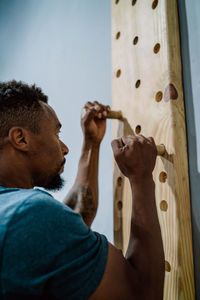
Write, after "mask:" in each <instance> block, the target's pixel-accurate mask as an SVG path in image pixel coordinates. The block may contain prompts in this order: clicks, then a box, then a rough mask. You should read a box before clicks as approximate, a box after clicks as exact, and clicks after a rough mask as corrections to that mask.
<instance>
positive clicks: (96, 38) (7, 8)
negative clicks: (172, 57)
mask: <svg viewBox="0 0 200 300" xmlns="http://www.w3.org/2000/svg"><path fill="white" fill-rule="evenodd" d="M110 21H111V17H110V1H108V0H1V1H0V80H1V81H5V80H11V79H16V80H23V81H25V82H27V83H30V84H32V83H36V84H37V85H38V86H40V87H42V89H43V91H44V92H45V93H46V94H47V95H48V96H49V104H50V105H51V106H52V107H53V108H54V109H55V110H56V112H57V114H58V117H59V118H60V121H61V123H62V124H63V127H62V134H61V138H62V139H63V141H64V142H65V143H66V145H67V146H68V147H69V150H70V152H69V155H68V156H67V158H66V159H67V160H66V166H65V172H64V178H65V180H66V185H65V188H64V189H63V191H61V192H59V193H56V194H54V196H55V198H57V199H58V200H62V199H63V198H64V196H65V195H66V193H67V192H68V191H69V189H70V187H71V185H72V184H73V181H74V179H75V175H76V171H77V165H78V160H79V156H80V151H81V144H82V133H81V129H80V112H81V108H82V106H83V105H84V103H85V102H86V101H88V100H89V101H94V100H98V101H101V102H103V103H105V104H106V103H108V104H111V75H110V72H111V49H110V48H111V46H110V44H111V39H110ZM110 142H111V121H108V129H107V133H106V136H105V138H104V141H103V143H102V147H101V153H100V172H99V186H100V193H99V196H100V204H99V210H98V214H97V217H96V219H95V221H94V224H93V229H94V230H96V231H99V232H101V233H104V234H105V235H106V236H107V237H108V239H109V240H110V241H112V240H113V216H112V214H113V208H112V206H113V205H112V203H113V200H112V153H111V147H110Z"/></svg>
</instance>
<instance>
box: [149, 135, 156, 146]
mask: <svg viewBox="0 0 200 300" xmlns="http://www.w3.org/2000/svg"><path fill="white" fill-rule="evenodd" d="M147 139H148V140H149V141H150V142H151V144H153V145H154V146H155V147H156V144H155V141H154V138H152V137H148V138H147Z"/></svg>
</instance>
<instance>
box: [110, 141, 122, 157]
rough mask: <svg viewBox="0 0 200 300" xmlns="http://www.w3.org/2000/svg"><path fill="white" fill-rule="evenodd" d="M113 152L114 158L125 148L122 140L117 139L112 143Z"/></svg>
mask: <svg viewBox="0 0 200 300" xmlns="http://www.w3.org/2000/svg"><path fill="white" fill-rule="evenodd" d="M111 146H112V150H113V154H114V156H115V155H117V154H118V153H119V152H120V149H121V148H122V147H123V145H122V141H121V139H115V140H113V141H112V142H111Z"/></svg>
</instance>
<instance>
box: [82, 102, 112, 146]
mask: <svg viewBox="0 0 200 300" xmlns="http://www.w3.org/2000/svg"><path fill="white" fill-rule="evenodd" d="M84 108H86V109H87V112H86V113H85V115H84V116H83V117H82V119H81V127H82V130H83V135H84V138H85V141H86V142H89V143H92V144H94V145H99V144H100V143H101V141H102V139H103V137H104V134H105V131H106V119H105V118H106V116H107V113H108V112H109V111H110V106H108V105H103V104H100V103H99V102H97V101H94V102H92V103H91V102H87V103H86V104H85V106H84Z"/></svg>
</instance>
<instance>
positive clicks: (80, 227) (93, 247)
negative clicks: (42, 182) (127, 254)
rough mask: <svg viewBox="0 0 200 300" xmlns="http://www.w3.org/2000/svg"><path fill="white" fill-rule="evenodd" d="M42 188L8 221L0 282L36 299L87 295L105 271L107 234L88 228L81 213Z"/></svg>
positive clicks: (82, 297)
mask: <svg viewBox="0 0 200 300" xmlns="http://www.w3.org/2000/svg"><path fill="white" fill-rule="evenodd" d="M40 194H41V195H42V197H41V195H40V197H38V195H37V197H36V196H35V195H34V196H33V197H31V198H30V199H29V200H27V201H26V202H25V203H24V204H23V205H21V207H20V208H19V209H18V211H17V212H16V214H15V216H14V217H13V219H12V221H11V222H10V225H9V229H8V232H7V236H6V240H5V247H4V253H3V268H4V270H6V271H5V272H4V273H3V277H4V278H3V279H4V288H5V289H6V288H7V289H9V290H10V291H9V292H10V293H12V291H14V290H15V291H17V290H19V293H20V294H23V295H24V294H25V295H27V296H28V295H32V294H34V295H35V296H36V298H34V299H37V295H46V296H48V299H70V300H75V299H78V300H82V299H88V298H89V296H91V295H92V293H93V292H94V291H95V290H96V288H97V287H98V285H99V283H100V281H101V279H102V277H103V274H104V270H105V266H106V262H107V254H108V242H107V239H106V238H105V236H103V235H101V234H99V233H96V232H93V231H92V230H91V229H90V228H88V227H87V226H86V225H85V223H84V222H83V220H82V218H81V216H80V215H79V214H77V213H75V212H74V211H72V210H71V209H70V208H68V207H67V206H65V205H64V204H62V203H60V202H58V201H56V200H55V199H53V198H52V197H51V196H48V195H47V194H45V193H40ZM7 283H8V286H7V287H6V284H7ZM27 299H29V298H27ZM30 299H31V298H30ZM42 299H43V298H42Z"/></svg>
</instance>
